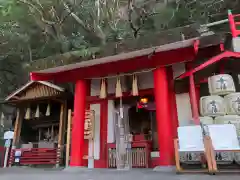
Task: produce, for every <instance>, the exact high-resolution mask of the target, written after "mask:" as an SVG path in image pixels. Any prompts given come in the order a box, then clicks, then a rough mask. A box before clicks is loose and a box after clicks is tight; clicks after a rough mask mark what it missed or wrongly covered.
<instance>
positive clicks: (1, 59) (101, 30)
mask: <svg viewBox="0 0 240 180" xmlns="http://www.w3.org/2000/svg"><path fill="white" fill-rule="evenodd" d="M228 8H230V9H233V10H234V11H236V12H238V9H236V8H239V0H231V1H230V0H228V1H226V0H197V1H196V0H176V1H175V0H79V1H76V0H41V1H40V0H8V1H6V0H0V22H1V23H0V47H1V51H0V98H2V97H4V96H6V94H8V93H9V92H11V91H13V90H14V89H16V88H17V87H19V86H20V85H21V84H22V83H24V82H25V81H26V80H27V79H28V75H27V69H28V68H29V64H31V63H32V62H35V63H34V64H35V65H36V66H42V64H44V63H46V62H54V63H53V64H54V65H61V64H62V62H63V63H65V61H66V63H71V62H75V61H79V59H88V58H94V57H95V56H96V55H97V53H99V52H101V51H102V50H104V51H106V50H105V49H104V48H105V47H106V46H107V45H108V44H109V43H113V42H116V43H115V44H116V46H117V44H121V43H122V42H123V41H124V40H125V39H141V38H142V36H143V35H146V34H149V35H152V36H154V33H155V32H159V31H162V30H166V29H171V28H175V27H180V26H185V25H189V24H193V23H195V24H199V25H200V24H203V23H209V22H211V21H215V20H219V19H221V18H226V17H227V16H226V13H227V9H228ZM46 57H48V58H47V59H45V60H43V58H46ZM39 59H40V60H39ZM44 67H48V64H46V66H44Z"/></svg>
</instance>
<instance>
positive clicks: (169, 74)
mask: <svg viewBox="0 0 240 180" xmlns="http://www.w3.org/2000/svg"><path fill="white" fill-rule="evenodd" d="M167 78H168V82H169V86H168V91H169V100H170V109H171V118H172V119H171V122H172V131H173V137H174V138H177V128H178V112H177V102H176V94H175V89H174V79H173V69H172V66H170V67H168V68H167Z"/></svg>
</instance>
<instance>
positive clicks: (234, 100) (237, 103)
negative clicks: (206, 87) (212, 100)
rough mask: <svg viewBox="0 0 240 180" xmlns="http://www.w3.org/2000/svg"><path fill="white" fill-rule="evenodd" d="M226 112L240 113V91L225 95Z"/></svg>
mask: <svg viewBox="0 0 240 180" xmlns="http://www.w3.org/2000/svg"><path fill="white" fill-rule="evenodd" d="M224 101H225V105H226V113H227V114H229V115H240V93H231V94H229V95H227V96H225V97H224Z"/></svg>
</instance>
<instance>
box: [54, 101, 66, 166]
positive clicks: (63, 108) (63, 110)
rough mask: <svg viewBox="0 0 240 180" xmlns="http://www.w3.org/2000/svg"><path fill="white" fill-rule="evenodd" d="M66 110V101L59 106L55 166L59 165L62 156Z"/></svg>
mask: <svg viewBox="0 0 240 180" xmlns="http://www.w3.org/2000/svg"><path fill="white" fill-rule="evenodd" d="M66 110H67V102H66V101H65V102H63V103H62V104H61V108H60V119H59V130H58V148H57V162H56V166H57V167H59V164H60V163H61V162H60V160H61V158H62V154H63V153H62V152H63V149H64V148H63V142H64V129H65V124H66V123H65V121H66V118H65V117H66Z"/></svg>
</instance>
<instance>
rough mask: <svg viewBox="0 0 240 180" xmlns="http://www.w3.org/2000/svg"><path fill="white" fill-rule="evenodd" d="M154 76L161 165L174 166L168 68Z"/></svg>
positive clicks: (156, 72)
mask: <svg viewBox="0 0 240 180" xmlns="http://www.w3.org/2000/svg"><path fill="white" fill-rule="evenodd" d="M153 76H154V95H155V103H156V120H157V130H158V144H159V152H160V154H161V156H160V159H159V165H160V166H169V165H173V164H174V159H173V157H174V146H173V131H172V122H171V110H170V102H169V92H168V79H167V72H166V68H158V69H156V70H154V73H153Z"/></svg>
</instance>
